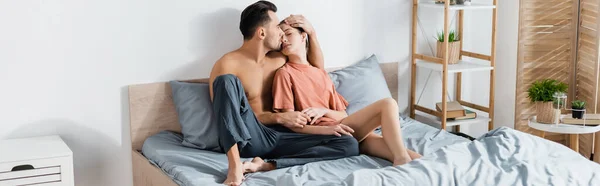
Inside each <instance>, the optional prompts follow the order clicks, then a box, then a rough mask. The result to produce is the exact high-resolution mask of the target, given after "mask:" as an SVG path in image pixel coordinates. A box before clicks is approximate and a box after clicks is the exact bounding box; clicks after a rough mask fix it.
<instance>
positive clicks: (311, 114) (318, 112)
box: [302, 107, 331, 125]
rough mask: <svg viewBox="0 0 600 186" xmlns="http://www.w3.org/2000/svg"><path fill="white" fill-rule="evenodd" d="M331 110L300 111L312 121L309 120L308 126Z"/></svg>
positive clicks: (312, 109) (310, 109) (312, 108)
mask: <svg viewBox="0 0 600 186" xmlns="http://www.w3.org/2000/svg"><path fill="white" fill-rule="evenodd" d="M330 111H331V110H329V109H326V108H314V107H311V108H307V109H304V110H303V111H302V113H304V114H306V115H308V117H311V118H312V120H310V124H311V125H312V124H315V122H317V120H318V119H319V118H321V117H323V116H324V115H325V114H327V113H329V112H330Z"/></svg>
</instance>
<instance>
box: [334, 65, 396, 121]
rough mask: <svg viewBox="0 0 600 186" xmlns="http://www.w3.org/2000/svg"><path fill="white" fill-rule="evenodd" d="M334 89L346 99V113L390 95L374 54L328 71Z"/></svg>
mask: <svg viewBox="0 0 600 186" xmlns="http://www.w3.org/2000/svg"><path fill="white" fill-rule="evenodd" d="M329 77H331V80H332V81H333V84H334V85H335V88H336V90H337V91H338V92H339V93H340V94H341V95H342V96H344V98H346V101H348V108H347V109H346V113H348V115H350V114H352V113H354V112H356V111H358V110H360V109H362V108H364V107H366V106H368V105H370V104H372V103H374V102H375V101H378V100H380V99H383V98H388V97H392V94H390V90H389V88H388V86H387V83H386V81H385V77H384V76H383V72H382V71H381V68H380V67H379V61H378V60H377V57H376V56H375V55H371V57H368V58H367V59H364V60H361V61H360V62H358V63H356V64H354V65H351V66H348V67H345V68H343V69H339V70H336V71H332V72H329Z"/></svg>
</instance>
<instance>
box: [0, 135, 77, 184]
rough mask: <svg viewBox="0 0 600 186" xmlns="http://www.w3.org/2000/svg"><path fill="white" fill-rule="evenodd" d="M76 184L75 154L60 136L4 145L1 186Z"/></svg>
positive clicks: (1, 143)
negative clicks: (74, 174) (74, 172)
mask: <svg viewBox="0 0 600 186" xmlns="http://www.w3.org/2000/svg"><path fill="white" fill-rule="evenodd" d="M73 182H74V181H73V152H71V149H69V147H68V146H67V145H66V144H65V143H64V142H63V140H62V139H61V138H60V137H59V136H43V137H34V138H22V139H9V140H1V141H0V186H5V185H6V186H9V185H36V186H37V185H39V186H59V185H60V186H73V185H74V183H73Z"/></svg>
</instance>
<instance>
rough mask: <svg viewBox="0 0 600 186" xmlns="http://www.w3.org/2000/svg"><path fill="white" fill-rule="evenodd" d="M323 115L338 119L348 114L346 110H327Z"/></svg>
mask: <svg viewBox="0 0 600 186" xmlns="http://www.w3.org/2000/svg"><path fill="white" fill-rule="evenodd" d="M325 117H328V118H331V119H334V120H337V121H339V120H342V119H344V118H346V117H348V114H347V113H346V111H337V110H329V112H327V114H325Z"/></svg>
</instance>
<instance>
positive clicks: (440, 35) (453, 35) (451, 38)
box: [436, 30, 460, 43]
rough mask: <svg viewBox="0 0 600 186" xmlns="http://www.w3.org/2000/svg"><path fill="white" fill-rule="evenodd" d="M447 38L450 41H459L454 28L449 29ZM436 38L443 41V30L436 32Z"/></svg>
mask: <svg viewBox="0 0 600 186" xmlns="http://www.w3.org/2000/svg"><path fill="white" fill-rule="evenodd" d="M448 38H449V39H448V40H449V41H450V43H452V42H456V41H460V38H458V34H457V33H456V32H455V31H454V30H450V32H449V33H448ZM436 39H437V40H438V41H439V42H444V32H443V31H442V32H438V34H437V38H436Z"/></svg>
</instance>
